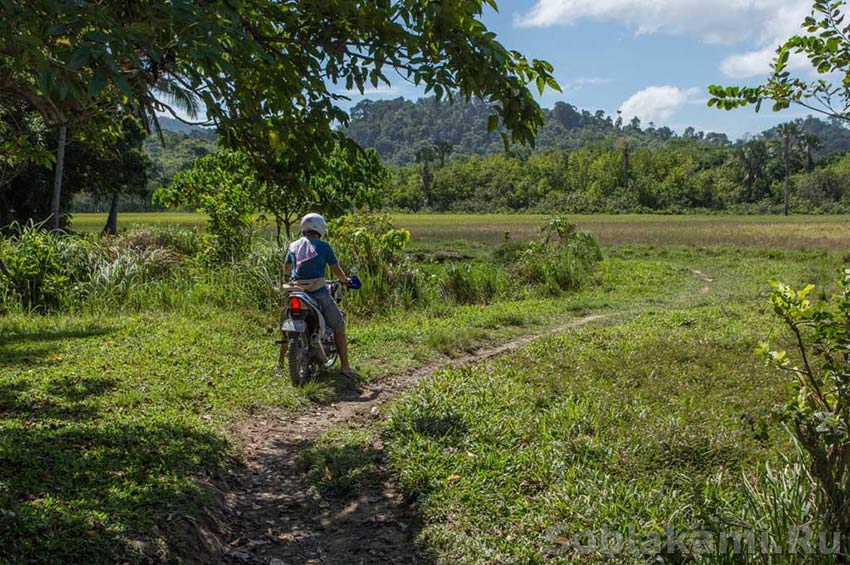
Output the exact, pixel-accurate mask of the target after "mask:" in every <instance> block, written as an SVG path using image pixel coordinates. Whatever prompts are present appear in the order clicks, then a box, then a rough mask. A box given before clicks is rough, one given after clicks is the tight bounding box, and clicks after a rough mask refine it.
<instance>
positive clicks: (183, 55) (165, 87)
mask: <svg viewBox="0 0 850 565" xmlns="http://www.w3.org/2000/svg"><path fill="white" fill-rule="evenodd" d="M485 6H490V7H492V8H494V9H495V8H496V4H495V1H494V0H440V1H436V0H326V1H322V2H315V1H311V0H288V1H280V0H204V1H201V0H172V1H170V2H155V1H150V0H138V1H135V2H111V1H107V0H100V1H96V0H90V1H80V2H68V1H66V0H0V9H2V13H3V18H2V21H0V96H7V97H13V98H18V99H25V100H27V101H28V102H29V103H30V104H32V105H33V106H34V107H36V108H38V109H39V110H40V111H41V112H42V113H43V114H44V115H45V117H47V119H48V120H49V121H51V122H55V123H60V122H63V121H64V120H66V119H67V113H68V112H69V111H82V110H84V109H87V108H91V107H93V106H94V105H95V104H96V103H97V102H98V101H99V100H100V99H101V97H102V96H104V93H105V92H106V91H107V90H114V91H115V92H119V93H120V96H123V100H124V102H123V103H124V104H126V105H133V106H134V107H135V108H136V109H137V110H138V111H139V112H141V113H143V114H145V115H146V116H148V117H149V118H151V119H155V118H154V116H155V115H156V114H157V113H162V112H172V113H176V109H178V108H184V109H188V110H189V112H188V113H189V114H190V115H191V114H193V113H195V111H197V110H203V112H205V113H206V116H207V117H208V119H209V120H210V121H211V122H214V123H216V124H218V125H219V126H220V127H221V128H222V131H223V133H224V134H225V135H224V139H225V141H226V142H229V143H231V144H233V145H240V146H241V145H245V144H248V143H251V142H253V143H257V142H258V141H257V140H258V139H261V138H263V137H264V141H265V142H272V143H274V144H277V145H279V146H280V147H281V148H282V149H285V147H286V146H287V145H290V144H303V143H304V142H305V141H304V140H305V139H311V140H316V141H318V142H322V141H324V140H327V139H328V138H330V137H333V136H334V135H335V130H334V125H335V124H337V123H346V122H347V120H348V116H347V114H346V113H345V112H344V111H343V110H342V109H341V108H340V107H339V104H338V102H339V101H340V100H341V99H343V98H344V94H341V93H340V88H341V86H344V87H345V88H347V89H356V90H359V91H360V92H362V91H363V90H364V89H365V88H366V87H367V86H368V85H370V84H371V85H373V86H377V85H378V84H380V83H387V84H389V82H390V79H391V78H395V79H403V80H409V81H411V82H413V83H415V84H421V85H424V86H425V87H426V89H427V90H428V91H431V90H433V91H434V92H435V93H436V94H437V95H438V96H440V95H442V96H455V95H459V96H460V97H462V98H464V99H470V98H471V97H481V98H484V99H485V100H487V101H488V102H490V103H491V107H492V109H493V115H494V118H493V122H492V124H491V125H492V127H493V128H494V129H495V128H496V127H497V125H498V123H499V122H498V121H499V119H501V121H502V123H503V124H504V126H505V128H506V129H507V130H508V131H509V132H510V134H511V137H512V139H513V140H514V141H519V142H529V143H531V142H533V140H534V133H535V132H536V130H537V129H538V128H539V127H540V125H541V124H542V121H543V117H542V113H541V111H540V108H539V107H538V105H537V103H536V102H535V100H534V98H533V96H532V95H531V93H530V92H529V91H528V89H527V88H526V86H527V85H528V84H530V83H534V84H536V86H537V87H538V88H539V89H540V90H541V91H542V90H543V89H544V88H545V87H546V86H547V85H548V86H550V87H552V88H557V84H556V83H555V81H554V80H553V78H552V76H551V70H552V68H551V66H550V65H549V64H548V63H546V62H544V61H537V60H533V61H528V60H526V58H525V57H523V56H522V55H521V54H520V53H518V52H516V51H510V50H508V49H506V48H505V47H504V46H502V45H501V44H500V43H499V42H498V41H496V38H495V34H493V33H492V32H490V31H488V30H487V28H486V27H485V26H484V25H483V24H482V23H481V21H480V16H481V14H482V11H483V9H484V7H485ZM390 73H397V75H398V76H395V75H391V74H390ZM260 132H265V134H266V135H265V136H258V135H257V134H258V133H260Z"/></svg>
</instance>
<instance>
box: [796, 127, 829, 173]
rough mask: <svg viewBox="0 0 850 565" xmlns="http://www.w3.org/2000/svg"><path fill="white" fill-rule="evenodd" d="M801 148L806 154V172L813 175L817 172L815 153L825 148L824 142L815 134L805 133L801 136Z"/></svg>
mask: <svg viewBox="0 0 850 565" xmlns="http://www.w3.org/2000/svg"><path fill="white" fill-rule="evenodd" d="M799 139H800V146H801V147H802V149H803V151H804V152H805V153H806V172H809V173H811V172H812V171H814V170H815V157H814V153H815V151H817V150H818V149H821V148H823V141H821V139H820V138H819V137H818V136H816V135H815V134H813V133H803V134H802V135H800V136H799Z"/></svg>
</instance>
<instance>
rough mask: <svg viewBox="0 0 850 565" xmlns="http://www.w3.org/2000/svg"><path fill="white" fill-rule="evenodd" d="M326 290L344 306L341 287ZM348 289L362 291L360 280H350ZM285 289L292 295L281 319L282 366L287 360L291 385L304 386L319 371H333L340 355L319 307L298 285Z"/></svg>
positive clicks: (337, 284) (330, 284) (329, 285)
mask: <svg viewBox="0 0 850 565" xmlns="http://www.w3.org/2000/svg"><path fill="white" fill-rule="evenodd" d="M327 288H328V292H330V293H331V297H332V298H333V299H334V301H335V302H336V303H337V306H341V305H342V299H343V295H342V284H341V283H340V282H339V281H331V282H328V283H327ZM348 288H349V289H351V290H357V289H359V288H360V280H359V279H358V278H357V276H356V275H353V276H352V277H351V284H349V285H348ZM283 289H284V290H286V291H287V292H288V293H289V295H288V296H287V301H286V306H285V307H284V310H283V316H282V319H283V320H282V324H281V332H282V335H281V340H280V359H279V364H280V366H281V367H283V362H284V359H286V364H287V367H288V369H289V378H290V380H291V381H292V384H293V385H295V386H303V385H304V384H305V383H306V382H307V381H308V380H309V379H310V378H311V377H313V376H315V375H317V374H318V373H319V372H320V371H322V370H328V369H330V368H332V367H333V366H334V364H335V363H336V361H337V359H338V358H339V354H338V352H337V350H336V340H335V339H334V332H333V330H332V329H331V328H329V327H328V325H327V323H326V321H325V314H324V312H322V308H321V306H320V305H319V303H318V302H317V301H316V300H315V299H314V298H313V297H312V296H310V294H309V293H307V292H305V291H304V289H302V288H300V287H299V286H297V285H295V284H288V285H284V286H283ZM340 310H342V308H340ZM343 316H345V312H343Z"/></svg>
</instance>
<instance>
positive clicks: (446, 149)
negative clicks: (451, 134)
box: [434, 141, 455, 169]
mask: <svg viewBox="0 0 850 565" xmlns="http://www.w3.org/2000/svg"><path fill="white" fill-rule="evenodd" d="M454 150H455V146H454V145H452V144H451V143H449V142H448V141H436V142H434V152H435V153H437V157H438V158H439V159H440V168H441V169H442V168H443V167H444V166H445V164H446V157H448V156H449V155H451V154H452V152H454Z"/></svg>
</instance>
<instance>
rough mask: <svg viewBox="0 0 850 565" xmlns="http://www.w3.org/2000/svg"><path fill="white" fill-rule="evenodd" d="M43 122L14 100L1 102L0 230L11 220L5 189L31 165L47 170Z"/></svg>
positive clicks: (48, 159)
mask: <svg viewBox="0 0 850 565" xmlns="http://www.w3.org/2000/svg"><path fill="white" fill-rule="evenodd" d="M44 134H45V128H44V123H43V121H42V119H41V117H40V116H39V115H38V113H37V112H34V111H32V110H31V109H30V108H29V107H28V105H27V104H25V103H22V102H20V101H17V100H6V99H0V228H3V227H5V226H8V225H9V224H10V223H11V222H12V220H13V219H14V218H13V210H12V202H11V201H10V199H9V198H8V197H7V194H6V190H7V188H8V186H9V185H10V184H11V183H12V181H13V180H15V178H17V177H18V176H19V175H20V174H21V173H23V172H24V170H25V169H26V168H27V166H29V165H30V164H32V163H35V164H37V165H40V166H42V167H49V166H50V165H51V163H52V159H53V158H52V155H51V154H50V152H49V151H48V150H47V148H46V147H45V146H44V143H43V136H44Z"/></svg>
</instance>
